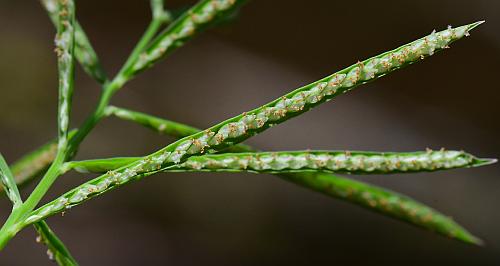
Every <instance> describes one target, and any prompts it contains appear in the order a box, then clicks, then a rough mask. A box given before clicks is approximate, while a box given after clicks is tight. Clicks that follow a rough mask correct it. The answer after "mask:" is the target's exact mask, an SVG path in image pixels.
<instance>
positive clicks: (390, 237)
mask: <svg viewBox="0 0 500 266" xmlns="http://www.w3.org/2000/svg"><path fill="white" fill-rule="evenodd" d="M191 2H192V1H191ZM191 2H190V1H173V0H172V1H170V0H169V1H167V6H168V7H172V8H175V7H179V6H182V5H185V4H186V3H191ZM77 4H78V5H77V9H78V18H79V20H80V22H81V24H82V25H83V27H84V28H85V30H86V31H87V34H88V35H89V37H90V39H91V41H92V42H93V44H94V46H95V48H96V50H97V52H98V53H99V55H100V57H101V59H102V61H103V63H104V65H105V67H106V68H107V69H108V72H109V73H111V74H113V73H115V72H116V71H117V69H118V68H119V67H120V65H121V64H122V63H123V62H124V61H125V59H126V56H127V55H128V53H129V52H130V50H131V49H132V47H133V45H134V43H135V41H136V40H137V39H138V38H139V37H140V35H141V34H142V31H143V30H144V28H145V27H146V25H147V23H148V21H149V17H150V15H149V1H144V0H143V1H98V0H86V1H78V3H77ZM499 8H500V2H498V1H494V0H470V1H456V0H449V1H432V0H425V1H386V0H382V1H320V0H309V1H289V0H288V1H287V0H273V1H250V2H249V3H248V4H247V5H246V6H245V7H244V8H243V10H242V12H241V14H240V16H239V19H238V20H237V21H235V22H234V23H232V24H231V25H226V26H223V27H219V28H217V29H212V30H210V31H208V32H205V33H203V34H202V35H201V36H199V37H198V38H196V39H195V40H193V41H191V42H189V44H187V45H186V46H185V47H183V48H182V49H180V50H179V51H177V52H176V53H174V54H173V55H171V56H170V57H169V58H168V59H167V60H164V61H162V62H161V63H158V64H157V65H156V67H155V68H153V69H151V70H148V71H147V72H145V73H143V74H141V75H140V76H139V77H138V78H136V79H135V80H133V81H132V82H130V83H129V84H127V86H126V87H125V88H123V90H122V91H120V92H119V93H118V94H117V95H116V97H115V98H114V99H113V104H116V105H119V106H124V107H129V108H133V109H137V110H140V111H144V112H149V113H152V114H155V115H159V116H162V117H166V118H170V119H173V120H178V121H182V122H186V123H190V124H192V125H195V126H198V127H207V126H210V125H212V124H214V123H216V122H218V121H220V120H222V119H225V118H228V117H231V116H233V115H236V114H239V113H241V112H243V111H246V110H249V109H252V108H254V107H256V106H259V105H261V104H263V103H266V102H267V101H269V100H272V99H274V98H275V97H278V96H280V95H282V94H284V93H285V92H288V91H290V90H292V89H293V88H296V87H298V86H301V85H304V84H307V83H309V82H312V81H315V80H317V79H319V78H321V77H323V76H326V75H328V74H330V73H332V72H334V71H336V70H339V69H341V68H343V67H345V66H348V65H350V64H352V63H355V62H356V61H357V60H362V59H365V58H367V57H369V56H372V55H376V54H378V53H381V52H383V51H386V50H389V49H393V48H395V47H397V46H399V45H401V44H405V43H408V42H410V41H412V40H414V39H417V38H419V37H422V36H424V35H426V34H428V33H430V32H431V31H432V30H433V29H437V30H440V29H444V28H446V26H447V25H448V24H451V25H454V26H457V25H462V24H466V23H470V22H473V21H477V20H483V19H484V20H486V22H487V23H486V24H484V25H482V26H481V27H479V28H478V29H476V30H474V31H473V32H472V36H471V37H470V38H467V39H466V40H462V41H459V42H457V43H455V44H453V47H452V49H449V50H447V51H445V52H443V53H440V54H438V55H436V56H434V57H432V58H430V59H428V60H425V62H422V63H420V64H417V65H414V66H412V67H410V68H407V69H405V70H402V71H399V72H396V73H394V74H391V75H390V76H389V77H385V78H382V79H381V80H379V81H377V82H375V83H372V84H369V85H366V86H363V87H360V88H359V89H357V90H355V91H353V92H351V93H349V94H348V95H344V96H342V97H339V98H338V99H336V100H335V101H333V102H331V103H328V104H324V105H322V106H321V107H319V108H316V109H315V110H313V111H311V112H309V113H307V114H304V115H302V116H300V117H298V118H295V119H293V120H291V121H289V122H287V123H285V124H283V125H280V126H278V127H274V128H272V129H271V130H268V131H266V132H265V133H263V134H261V135H259V136H257V137H255V138H252V139H251V140H250V141H249V143H250V144H253V145H256V146H257V147H259V148H262V149H265V150H292V149H308V148H309V149H354V150H381V151H389V150H390V151H410V150H423V149H425V148H426V147H431V148H434V149H439V148H441V147H446V148H448V149H464V150H466V151H469V152H471V153H473V154H476V155H478V156H483V157H497V158H498V157H500V149H499V148H500V139H499V138H498V136H499V132H500V126H499V124H498V115H499V114H500V111H499V108H498V102H499V100H500V97H499V94H500V93H499V90H498V89H499V85H498V83H497V82H496V80H497V79H498V75H499V68H498V66H497V64H498V62H499V61H500V34H499V32H500V18H499V16H498V10H500V9H499ZM53 36H54V29H53V27H52V25H51V24H50V22H49V20H48V18H47V17H46V15H45V12H44V10H43V9H42V8H41V6H40V5H39V4H38V3H37V1H14V0H2V1H0V91H1V93H0V95H1V96H0V150H1V152H2V153H3V154H4V156H5V157H6V158H7V160H8V161H9V162H12V161H14V160H15V159H17V158H19V157H20V156H21V155H23V154H24V153H26V152H28V151H30V150H32V149H33V148H35V147H37V146H38V145H40V144H42V143H44V142H45V141H47V140H48V139H51V138H52V137H54V136H55V135H56V130H55V129H56V99H57V73H56V62H55V56H54V53H53V52H52V51H53ZM98 94H99V88H98V86H97V85H96V83H95V82H93V81H92V80H91V79H89V78H88V77H86V76H85V75H84V73H83V71H81V70H80V69H78V73H77V86H76V92H75V95H74V105H75V106H74V112H73V115H74V116H73V121H72V125H73V126H77V125H78V124H79V123H80V122H81V121H82V120H83V119H84V117H85V116H86V115H87V114H88V113H89V112H90V110H92V108H93V107H94V105H95V102H96V100H97V97H98ZM172 140H173V139H171V138H169V137H162V136H157V135H156V134H155V133H153V132H150V131H148V130H146V129H143V128H141V127H139V126H137V125H134V124H130V123H128V122H124V121H119V120H117V119H107V120H104V121H103V122H102V123H101V124H99V126H98V127H97V128H96V129H95V130H94V131H93V132H92V133H91V134H90V136H89V137H88V138H87V140H86V141H85V142H84V143H83V144H82V147H81V149H80V153H79V156H78V158H79V159H85V158H102V157H108V156H124V155H143V154H148V153H151V152H152V151H154V150H156V149H158V148H159V147H162V146H165V145H166V144H168V143H169V142H171V141H172ZM499 173H500V166H499V165H494V166H489V167H484V168H478V169H466V170H454V171H448V172H439V173H426V174H410V175H392V176H363V177H356V178H360V179H361V180H364V181H367V182H370V183H375V184H379V185H383V186H385V187H388V188H391V189H394V190H397V191H399V192H402V193H405V194H407V195H410V196H412V197H414V198H416V199H418V200H420V201H422V202H424V203H427V204H429V205H431V206H433V207H435V208H436V209H438V210H441V211H443V212H444V213H446V214H448V215H450V216H453V217H454V218H455V219H456V220H457V221H458V222H459V223H461V224H462V225H464V226H465V227H466V228H468V229H469V230H471V231H472V232H473V233H475V234H476V235H478V236H479V237H481V238H482V239H484V240H485V242H486V246H485V247H475V246H469V245H465V244H462V243H459V242H457V241H453V240H450V239H447V238H444V237H441V236H437V235H435V234H433V233H429V232H426V231H424V230H421V229H419V228H415V227H412V226H410V225H408V224H404V223H401V222H399V221H395V220H392V219H390V218H386V217H383V216H380V215H378V214H375V213H372V212H369V211H367V210H365V209H362V208H359V207H357V206H353V205H351V204H349V203H345V202H341V201H338V200H334V199H331V198H328V197H326V196H323V195H319V194H317V193H314V192H311V191H309V190H306V189H304V188H301V187H298V186H295V185H293V184H290V183H287V182H284V181H282V180H279V179H277V178H275V177H273V176H270V175H252V174H237V175H230V174H197V175H192V174H168V175H167V174H159V175H156V176H152V177H149V178H147V179H145V180H142V181H140V182H137V183H134V184H133V185H129V186H125V187H123V188H121V189H119V190H116V191H113V192H111V193H108V194H106V195H104V196H102V197H100V198H99V199H97V200H92V201H89V202H87V203H85V204H84V206H80V207H77V208H74V209H72V210H71V211H70V212H68V213H66V215H65V216H64V217H61V216H57V217H52V218H50V219H49V220H48V221H49V223H50V224H51V225H52V227H53V228H54V229H55V231H56V232H57V233H58V235H59V236H61V238H62V239H63V240H64V242H65V243H66V244H67V245H68V247H69V248H70V250H71V251H72V253H73V255H74V256H75V257H76V258H77V260H79V262H80V263H81V264H82V265H318V264H333V265H362V264H369V265H372V264H375V265H377V264H381V263H385V264H389V265H390V264H398V265H401V264H405V265H409V264H420V265H421V264H426V265H434V264H442V265H499V264H500V254H499V252H500V229H499V227H498V224H499V223H500V214H499V212H498V210H499V208H498V204H499V199H500V195H499V193H500V179H499ZM86 178H89V177H88V176H84V175H78V174H69V175H66V176H64V177H62V178H60V179H59V180H58V181H57V183H56V185H55V186H54V187H53V189H51V191H50V193H51V195H50V196H49V197H47V200H48V199H50V198H53V197H55V196H57V195H59V194H61V193H62V192H64V191H66V190H68V189H69V188H70V187H71V186H75V185H77V184H80V183H81V182H83V181H84V180H85V179H86ZM30 189H32V187H27V188H25V189H24V190H23V192H25V193H28V192H29V191H30ZM9 211H10V203H9V202H7V200H6V199H3V200H2V201H1V203H0V215H1V218H2V219H4V218H5V217H6V216H7V214H8V213H9ZM0 265H53V264H52V263H51V262H49V261H48V260H47V259H46V255H45V248H44V247H43V246H41V245H39V244H36V243H35V234H34V232H33V230H32V229H31V228H26V230H23V231H22V232H21V233H20V234H19V235H18V236H17V237H16V238H14V239H13V240H12V241H11V242H10V243H9V245H8V246H7V247H6V248H5V250H3V251H2V252H1V254H0Z"/></svg>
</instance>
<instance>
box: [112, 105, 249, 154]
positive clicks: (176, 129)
mask: <svg viewBox="0 0 500 266" xmlns="http://www.w3.org/2000/svg"><path fill="white" fill-rule="evenodd" d="M106 115H107V116H116V117H118V118H120V119H123V120H127V121H132V122H134V123H137V124H139V125H142V126H144V127H146V128H149V129H152V130H154V131H156V132H157V133H159V134H162V135H169V136H175V137H179V136H182V137H186V136H189V135H192V134H196V133H198V132H200V131H201V130H200V129H197V128H194V127H192V126H188V125H185V124H181V123H177V122H174V121H170V120H166V119H162V118H158V117H156V116H152V115H149V114H145V113H141V112H136V111H132V110H128V109H125V108H121V107H116V106H108V107H107V108H106ZM249 150H252V149H251V148H250V147H249V146H247V145H244V144H239V145H234V146H231V147H228V148H227V149H225V150H224V152H243V151H249Z"/></svg>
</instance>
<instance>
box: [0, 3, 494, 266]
mask: <svg viewBox="0 0 500 266" xmlns="http://www.w3.org/2000/svg"><path fill="white" fill-rule="evenodd" d="M244 2H245V1H242V0H201V1H199V2H198V3H197V4H195V5H193V6H192V7H190V8H188V9H187V10H185V11H184V12H182V14H180V15H174V13H176V12H170V11H169V10H168V9H165V6H164V3H163V1H162V0H151V18H152V19H151V23H150V24H149V26H148V27H147V29H146V31H145V33H144V35H143V36H142V37H141V38H140V40H139V41H138V43H137V45H136V46H135V48H134V49H133V51H132V52H131V54H130V56H129V57H128V59H127V60H126V62H125V63H124V65H123V67H122V68H121V69H120V71H119V72H118V73H117V74H116V75H115V76H114V77H113V78H110V77H108V76H107V74H106V72H105V70H104V68H103V67H102V66H101V64H100V61H99V58H98V55H97V53H96V52H95V50H94V49H93V48H92V45H91V43H90V41H89V38H88V37H87V35H86V33H85V31H84V30H83V28H82V27H81V25H80V24H79V23H78V21H77V20H76V15H75V10H76V8H75V3H74V1H73V0H41V3H42V5H43V7H44V8H45V9H46V10H47V12H48V14H49V17H50V18H51V20H52V22H53V23H54V25H55V26H56V29H57V34H56V39H55V43H56V53H57V58H58V69H59V72H58V73H59V101H58V117H57V119H58V134H57V138H56V139H54V140H52V141H50V142H48V143H47V144H45V145H43V146H42V147H40V148H38V149H36V150H35V151H33V152H31V153H29V154H28V155H26V156H24V157H22V159H20V160H18V161H17V162H16V163H14V164H13V165H11V166H10V167H9V166H8V165H7V163H6V162H5V160H4V159H3V157H2V156H1V155H0V179H1V181H2V184H3V190H4V191H5V192H6V194H7V196H8V198H9V199H10V201H12V203H13V209H12V213H11V215H10V216H9V217H8V219H7V221H6V222H5V223H4V225H3V226H2V228H1V229H0V249H1V248H3V247H4V246H5V245H6V244H7V243H8V242H9V240H10V239H12V238H13V237H14V236H15V235H16V234H17V233H18V232H19V231H20V230H22V229H24V228H25V227H27V226H28V225H32V224H33V225H34V227H35V229H36V231H37V232H38V234H39V238H38V239H39V242H42V243H44V244H45V245H46V246H47V248H48V254H49V257H50V258H52V259H54V260H55V261H56V262H57V263H58V264H60V265H77V262H76V260H75V259H74V258H73V257H72V255H71V254H70V252H69V249H68V248H67V247H66V246H65V245H64V244H63V242H62V241H61V239H60V238H59V237H58V236H56V235H55V233H54V232H53V230H51V229H50V227H49V225H48V224H47V223H46V222H45V219H46V218H48V217H50V216H52V215H54V214H56V213H60V212H64V211H67V210H68V209H70V208H72V207H74V206H77V205H81V204H83V203H84V202H85V201H87V200H89V199H92V198H96V197H97V196H99V195H102V194H104V193H107V192H108V191H111V190H113V189H117V188H119V187H121V186H122V185H125V184H127V183H129V182H131V181H134V180H140V179H142V178H144V177H147V176H150V175H153V174H156V173H159V172H163V173H171V172H234V173H240V172H252V173H255V174H263V173H267V174H272V175H275V176H278V177H279V178H281V179H283V180H286V181H289V182H292V183H295V184H298V185H301V186H304V187H306V188H309V189H312V190H314V191H317V192H320V193H323V194H326V195H328V196H331V197H334V198H338V199H341V200H345V201H347V202H350V203H353V204H356V205H359V206H362V207H365V208H367V209H370V210H373V211H376V212H379V213H381V214H383V215H386V216H389V217H393V218H396V219H398V220H402V221H405V222H408V223H410V224H413V225H416V226H419V227H422V228H425V229H428V230H430V231H434V232H437V233H439V234H441V235H445V236H448V237H451V238H455V239H458V240H461V241H463V242H466V243H473V244H480V243H481V241H480V240H479V238H477V237H475V236H473V235H472V234H471V233H469V232H468V231H467V230H466V229H464V228H463V227H461V226H460V225H459V224H457V223H456V222H454V221H453V220H452V219H451V218H449V217H448V216H446V215H444V214H442V213H440V212H439V211H437V210H434V209H432V208H430V207H428V206H426V205H424V204H422V203H419V202H418V201H416V200H414V199H411V198H409V197H406V196H403V195H400V194H398V193H396V192H392V191H389V190H386V189H384V188H381V187H377V186H375V185H370V184H367V183H364V182H361V181H355V180H353V179H350V178H344V177H340V176H337V175H336V174H339V173H343V174H394V173H410V172H412V173H414V172H433V171H438V170H449V169H455V168H469V167H479V166H484V165H488V164H491V163H494V162H496V160H495V159H480V158H477V157H475V156H474V155H471V154H469V153H466V152H464V151H454V150H444V149H442V150H437V151H433V150H430V149H428V150H425V151H421V152H407V153H396V152H362V151H309V150H307V151H276V152H266V151H259V150H256V149H254V148H252V147H250V146H247V145H245V144H242V143H241V142H243V141H245V140H247V139H249V138H251V137H252V136H255V135H257V134H259V133H261V132H263V131H264V130H267V129H269V128H270V127H272V126H274V125H277V124H280V123H283V122H286V121H287V120H289V119H291V118H293V117H295V116H298V115H301V114H303V113H304V112H307V111H309V110H311V109H312V108H314V107H316V106H318V105H320V104H322V103H325V102H327V101H330V100H332V99H334V98H335V97H337V96H339V95H341V94H344V93H347V92H349V91H350V90H352V89H354V88H356V87H358V86H360V85H363V84H366V83H368V82H372V81H375V80H376V79H377V78H379V77H382V76H385V75H388V74H390V73H392V72H393V71H395V70H398V69H401V68H403V67H406V66H409V65H411V64H413V63H416V62H418V61H421V60H423V59H425V58H427V57H429V56H432V55H433V54H435V53H436V52H438V51H441V50H444V49H446V48H449V46H450V45H451V43H453V42H455V41H457V40H459V39H461V38H463V37H465V36H468V35H469V31H471V30H472V29H474V28H475V27H477V26H478V25H479V24H481V23H482V22H476V23H472V24H468V25H464V26H460V27H455V28H453V27H449V28H447V29H445V30H443V31H439V32H436V31H433V32H432V33H431V34H429V35H428V36H425V37H423V38H420V39H418V40H416V41H413V42H410V43H408V44H406V45H403V46H401V47H399V48H396V49H394V50H391V51H388V52H385V53H382V54H380V55H377V56H374V57H372V58H369V59H366V60H364V61H360V62H357V63H355V64H353V65H351V66H349V67H347V68H345V69H343V70H340V71H338V72H335V73H333V74H331V75H329V76H327V77H325V78H322V79H320V80H318V81H316V82H313V83H311V84H308V85H305V86H303V87H300V88H297V89H295V90H292V91H290V92H289V93H287V94H285V95H283V96H281V97H279V98H277V99H275V100H274V101H271V102H269V103H267V104H264V105H262V106H259V107H257V108H255V109H253V110H250V111H247V112H245V113H243V114H240V115H237V116H235V117H232V118H229V119H227V120H225V121H222V122H220V123H218V124H216V125H213V126H212V127H209V128H207V129H205V130H200V129H198V128H196V127H192V126H190V125H186V124H182V123H179V122H175V121H171V120H167V119H163V118H159V117H155V116H152V115H149V114H144V113H141V112H138V111H134V110H128V109H126V108H121V107H116V106H111V105H110V100H111V98H112V97H113V95H114V94H115V93H116V92H117V91H119V90H120V89H121V88H122V87H123V86H124V85H125V84H126V83H127V82H128V81H130V80H131V79H132V78H134V77H135V76H136V75H138V74H139V73H140V72H142V71H144V70H146V69H148V68H150V67H152V66H153V65H154V64H155V63H156V62H157V61H159V60H160V59H163V58H165V57H167V56H168V55H169V54H171V53H172V52H173V51H175V50H176V49H178V48H180V47H182V45H183V44H184V43H186V42H187V41H189V40H191V39H192V38H193V37H195V36H196V35H197V34H198V33H200V32H202V30H204V29H206V28H207V27H208V26H210V25H214V23H215V22H217V21H219V20H222V19H224V18H226V17H228V16H230V15H231V14H233V13H234V12H235V11H236V10H237V9H238V8H239V7H240V6H241V5H242V4H243V3H244ZM162 28H165V29H164V30H162ZM77 62H78V63H79V64H80V65H81V66H82V68H83V69H84V70H85V72H86V73H87V74H88V75H89V76H91V77H92V78H93V79H95V80H96V81H97V82H98V83H99V85H100V86H101V87H102V94H101V97H100V98H99V101H98V103H97V104H96V107H95V108H94V110H93V111H92V112H91V114H90V115H89V116H88V117H87V119H86V120H85V121H84V122H83V123H82V125H80V126H79V127H78V128H77V129H70V127H69V122H70V118H71V112H70V111H71V105H72V94H73V90H74V75H75V74H74V68H75V65H76V63H77ZM110 116H115V117H118V118H120V119H124V120H127V121H131V122H134V123H137V124H139V125H142V126H144V127H147V128H149V129H152V130H154V131H156V132H158V133H160V134H165V135H170V136H173V137H175V138H177V140H176V141H174V142H172V143H171V144H169V145H167V146H165V147H163V148H160V149H159V150H158V151H156V152H154V153H152V154H149V155H144V156H141V157H116V158H106V159H91V160H85V161H72V158H73V157H74V156H75V155H76V153H77V151H78V147H79V146H80V144H81V142H82V141H83V140H84V139H85V137H86V136H87V135H88V133H89V132H91V131H92V129H93V128H94V127H95V126H96V124H97V123H99V122H100V121H101V120H102V119H103V118H106V117H110ZM70 170H76V171H78V172H82V173H100V174H101V175H100V176H98V177H97V178H94V179H91V180H89V181H87V182H85V183H83V184H81V185H79V186H76V187H74V188H72V189H70V190H68V192H66V193H63V194H62V195H60V196H59V197H56V198H55V199H53V200H52V201H49V202H48V203H46V204H44V205H43V206H40V207H38V208H37V206H38V205H39V203H40V201H41V200H42V198H43V197H44V196H45V195H46V193H47V191H48V190H49V189H50V187H51V186H52V184H53V183H54V182H55V181H56V179H57V178H59V177H60V176H62V175H64V174H65V173H66V172H68V171H70ZM40 176H41V178H40V182H39V183H38V185H37V186H36V187H35V189H34V190H33V191H32V192H31V194H29V196H28V197H27V199H26V200H25V201H23V200H22V199H21V196H20V194H19V190H18V187H19V186H21V185H22V184H25V183H27V182H29V181H32V180H35V179H37V178H39V177H40Z"/></svg>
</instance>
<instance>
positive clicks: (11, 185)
mask: <svg viewBox="0 0 500 266" xmlns="http://www.w3.org/2000/svg"><path fill="white" fill-rule="evenodd" d="M0 179H1V180H2V183H4V186H5V187H6V188H7V192H8V196H9V199H10V201H11V202H12V203H13V209H17V208H19V207H20V206H21V204H22V199H21V196H20V195H19V191H18V189H17V186H16V184H15V181H14V176H13V174H12V172H11V171H10V169H9V167H8V166H7V163H6V162H5V159H4V158H3V156H2V155H1V154H0ZM33 226H34V227H35V229H36V230H37V231H38V232H39V234H40V241H43V243H44V244H45V245H47V246H48V248H49V250H48V251H47V254H48V255H49V258H50V259H55V260H56V261H57V263H58V264H59V265H61V266H62V265H78V264H77V263H76V261H75V259H73V257H72V256H71V254H70V252H69V250H68V249H67V248H66V246H65V245H64V243H63V242H62V241H61V240H60V239H59V238H58V237H57V236H56V234H55V233H54V232H53V231H52V230H51V229H50V228H49V225H48V224H47V223H45V222H44V221H39V222H36V223H34V224H33Z"/></svg>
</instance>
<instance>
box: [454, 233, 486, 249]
mask: <svg viewBox="0 0 500 266" xmlns="http://www.w3.org/2000/svg"><path fill="white" fill-rule="evenodd" d="M459 239H460V240H462V241H464V242H465V243H467V244H472V245H476V246H480V247H484V245H485V244H484V241H483V240H482V239H481V238H479V237H477V236H474V235H472V234H470V233H468V234H467V236H465V237H461V238H459Z"/></svg>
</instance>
